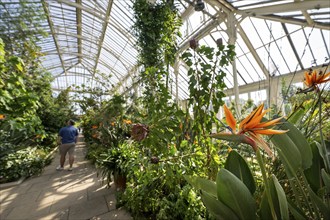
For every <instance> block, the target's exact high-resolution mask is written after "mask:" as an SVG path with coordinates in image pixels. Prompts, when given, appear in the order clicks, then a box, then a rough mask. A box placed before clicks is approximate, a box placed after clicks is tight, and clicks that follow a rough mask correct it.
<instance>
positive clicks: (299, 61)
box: [281, 23, 304, 69]
mask: <svg viewBox="0 0 330 220" xmlns="http://www.w3.org/2000/svg"><path fill="white" fill-rule="evenodd" d="M281 24H282V28H283V30H284V33H285V35H286V37H287V38H288V41H289V44H290V46H291V48H292V51H293V53H294V55H295V57H296V59H297V60H298V63H299V66H300V68H301V69H304V65H303V64H302V62H301V59H300V57H299V55H298V52H297V50H296V47H295V45H294V43H293V41H292V38H291V35H290V33H289V31H288V29H287V27H286V25H285V24H284V23H281Z"/></svg>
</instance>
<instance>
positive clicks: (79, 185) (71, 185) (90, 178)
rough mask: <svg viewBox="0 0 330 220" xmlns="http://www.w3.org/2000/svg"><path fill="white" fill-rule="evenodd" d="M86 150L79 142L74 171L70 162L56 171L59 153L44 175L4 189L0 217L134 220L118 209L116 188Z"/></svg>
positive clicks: (27, 219) (1, 197)
mask: <svg viewBox="0 0 330 220" xmlns="http://www.w3.org/2000/svg"><path fill="white" fill-rule="evenodd" d="M85 152H86V148H85V146H84V143H83V142H78V145H77V147H76V161H75V164H74V170H73V171H68V170H67V168H68V167H69V165H68V161H66V167H65V168H66V169H65V170H63V171H56V170H55V168H56V167H57V165H58V163H59V154H58V153H56V156H55V158H54V160H53V161H52V163H51V164H50V165H49V166H47V167H46V168H45V170H44V172H43V173H42V174H41V175H40V176H38V177H32V178H29V179H27V180H25V181H24V182H23V183H22V184H20V185H18V186H14V187H10V188H5V189H0V219H1V220H2V219H4V220H11V219H13V220H15V219H26V220H35V219H38V220H39V219H44V220H51V219H68V220H87V219H91V220H101V219H107V220H109V219H120V220H128V219H132V218H131V216H130V215H129V213H128V212H126V211H125V210H123V209H116V197H115V193H116V190H115V187H114V186H113V185H112V186H111V188H106V187H105V186H102V185H101V180H100V179H99V178H98V177H97V174H96V170H95V168H94V166H93V165H91V164H90V163H89V162H88V161H87V160H86V159H85V158H84V156H85ZM67 159H68V158H67Z"/></svg>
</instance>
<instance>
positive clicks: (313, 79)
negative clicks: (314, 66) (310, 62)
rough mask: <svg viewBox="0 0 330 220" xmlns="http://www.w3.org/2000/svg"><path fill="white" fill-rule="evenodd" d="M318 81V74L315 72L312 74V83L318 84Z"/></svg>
mask: <svg viewBox="0 0 330 220" xmlns="http://www.w3.org/2000/svg"><path fill="white" fill-rule="evenodd" d="M316 80H317V72H316V70H314V71H313V73H312V83H315V82H317V81H316Z"/></svg>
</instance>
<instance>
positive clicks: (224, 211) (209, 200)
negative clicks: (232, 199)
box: [201, 190, 239, 220]
mask: <svg viewBox="0 0 330 220" xmlns="http://www.w3.org/2000/svg"><path fill="white" fill-rule="evenodd" d="M201 196H202V201H203V203H204V205H205V207H206V209H207V210H208V211H209V212H210V213H211V214H212V215H213V216H214V217H216V219H223V220H227V219H230V220H232V219H233V220H235V219H239V218H238V217H237V215H236V214H235V213H234V212H233V211H232V210H231V209H230V208H228V207H227V206H226V205H225V204H223V203H222V202H221V201H219V200H217V199H216V198H215V197H213V196H212V195H210V194H208V193H207V192H205V191H203V190H202V195H201Z"/></svg>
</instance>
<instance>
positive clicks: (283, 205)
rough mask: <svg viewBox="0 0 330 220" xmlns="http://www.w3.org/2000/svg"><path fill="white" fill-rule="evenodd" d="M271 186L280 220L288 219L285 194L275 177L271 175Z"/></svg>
mask: <svg viewBox="0 0 330 220" xmlns="http://www.w3.org/2000/svg"><path fill="white" fill-rule="evenodd" d="M272 184H274V186H275V190H276V194H277V199H278V205H279V209H280V213H281V219H289V209H288V202H287V200H286V196H285V192H284V190H283V188H282V186H281V185H280V183H279V182H278V180H277V178H276V177H275V175H272Z"/></svg>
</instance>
